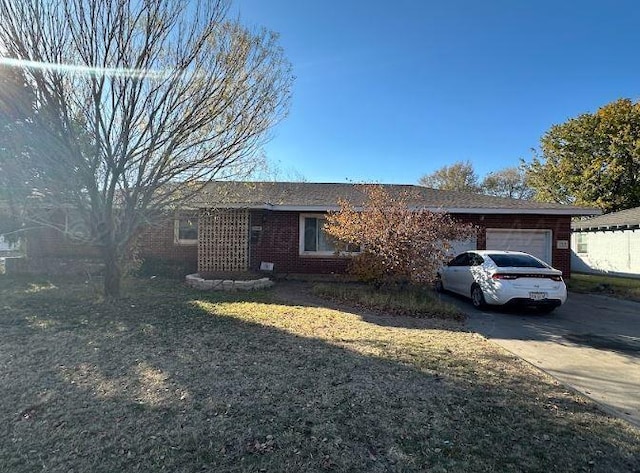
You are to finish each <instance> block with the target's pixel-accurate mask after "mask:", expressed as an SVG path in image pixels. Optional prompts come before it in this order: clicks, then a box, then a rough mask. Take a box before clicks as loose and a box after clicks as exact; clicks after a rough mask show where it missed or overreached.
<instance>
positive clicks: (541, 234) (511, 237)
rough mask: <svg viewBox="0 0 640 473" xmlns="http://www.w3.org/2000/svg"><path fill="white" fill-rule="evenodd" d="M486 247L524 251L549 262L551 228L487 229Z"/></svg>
mask: <svg viewBox="0 0 640 473" xmlns="http://www.w3.org/2000/svg"><path fill="white" fill-rule="evenodd" d="M487 249H488V250H512V251H524V252H525V253H529V254H530V255H533V256H535V257H537V258H540V259H541V260H542V261H545V262H547V263H549V264H551V230H513V229H497V228H492V229H487Z"/></svg>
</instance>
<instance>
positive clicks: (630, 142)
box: [526, 99, 640, 212]
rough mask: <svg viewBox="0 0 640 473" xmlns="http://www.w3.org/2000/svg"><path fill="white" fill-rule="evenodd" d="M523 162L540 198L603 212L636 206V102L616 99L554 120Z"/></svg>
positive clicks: (639, 144)
mask: <svg viewBox="0 0 640 473" xmlns="http://www.w3.org/2000/svg"><path fill="white" fill-rule="evenodd" d="M526 167H527V179H528V181H529V185H530V186H531V187H532V188H533V189H534V190H535V193H536V198H537V199H539V200H549V201H553V202H560V203H564V204H577V205H595V206H597V207H600V208H601V209H602V210H604V211H605V212H612V211H617V210H623V209H628V208H632V207H637V206H640V103H638V102H636V103H634V102H633V101H632V100H630V99H619V100H616V101H615V102H611V103H609V104H607V105H604V106H603V107H601V108H599V109H598V110H597V111H596V112H595V113H584V114H582V115H579V116H578V117H576V118H572V119H570V120H568V121H567V122H565V123H562V124H559V125H553V126H552V127H551V128H550V129H549V130H548V131H547V132H546V133H545V134H544V136H543V137H542V138H541V142H540V151H539V153H538V155H537V156H535V157H534V158H533V160H532V161H531V162H530V163H528V164H527V165H526Z"/></svg>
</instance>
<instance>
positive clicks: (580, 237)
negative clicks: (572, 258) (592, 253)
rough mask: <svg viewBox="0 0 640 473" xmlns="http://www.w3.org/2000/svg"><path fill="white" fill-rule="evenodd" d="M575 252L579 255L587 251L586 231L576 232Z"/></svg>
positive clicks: (587, 238)
mask: <svg viewBox="0 0 640 473" xmlns="http://www.w3.org/2000/svg"><path fill="white" fill-rule="evenodd" d="M576 253H578V254H581V255H586V254H587V253H589V237H588V234H587V233H586V232H577V233H576Z"/></svg>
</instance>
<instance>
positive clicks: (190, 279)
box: [186, 273, 273, 291]
mask: <svg viewBox="0 0 640 473" xmlns="http://www.w3.org/2000/svg"><path fill="white" fill-rule="evenodd" d="M186 282H187V286H191V287H193V288H195V289H201V290H204V291H253V290H255V289H265V288H267V287H271V286H273V281H271V280H270V279H269V278H261V279H253V280H250V281H241V280H232V279H203V278H201V277H200V275H199V274H198V273H195V274H188V275H187V277H186Z"/></svg>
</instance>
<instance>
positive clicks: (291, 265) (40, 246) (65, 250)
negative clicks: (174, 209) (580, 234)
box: [27, 211, 571, 278]
mask: <svg viewBox="0 0 640 473" xmlns="http://www.w3.org/2000/svg"><path fill="white" fill-rule="evenodd" d="M457 217H458V218H460V219H461V220H463V221H468V222H471V223H474V224H476V225H478V226H479V227H480V228H481V229H482V231H481V232H480V234H479V235H478V248H479V249H484V248H485V247H486V232H485V230H484V229H486V228H513V229H541V230H542V229H545V230H547V229H548V230H551V231H552V251H553V266H554V267H556V268H558V269H560V270H561V271H562V272H563V274H564V276H565V277H567V278H568V277H570V274H571V250H570V249H558V248H557V241H558V240H570V236H571V220H570V217H568V216H550V215H474V214H468V215H462V214H461V215H458V216H457ZM255 227H261V230H260V231H254V230H251V229H252V228H255ZM299 231H300V220H299V213H298V212H277V211H276V212H272V211H252V212H251V218H250V260H249V261H250V263H249V268H250V269H252V270H257V269H259V267H260V262H262V261H265V262H270V263H274V268H275V271H276V272H278V273H307V274H330V273H343V272H344V271H345V269H346V267H347V264H348V259H347V258H337V257H315V256H301V255H300V254H299V250H300V248H299ZM140 241H141V245H140V252H141V256H142V257H143V258H146V259H157V260H166V261H169V262H178V263H184V264H185V265H186V266H188V267H193V268H196V267H197V262H198V247H197V245H180V244H176V243H174V220H173V218H168V219H167V220H165V221H164V222H162V223H160V224H157V225H154V226H150V227H148V228H146V229H145V230H144V231H143V233H142V235H141V240H140ZM27 252H28V254H29V256H33V257H44V256H63V257H64V256H72V257H78V256H79V257H87V256H91V255H96V254H97V252H96V251H95V249H92V248H90V247H86V246H83V245H79V244H78V243H74V242H72V241H70V240H68V239H66V238H65V237H64V235H62V234H61V233H59V232H57V231H56V230H53V229H47V228H43V229H40V230H37V231H34V232H31V233H30V236H29V242H28V246H27Z"/></svg>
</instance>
